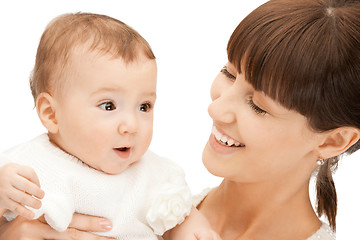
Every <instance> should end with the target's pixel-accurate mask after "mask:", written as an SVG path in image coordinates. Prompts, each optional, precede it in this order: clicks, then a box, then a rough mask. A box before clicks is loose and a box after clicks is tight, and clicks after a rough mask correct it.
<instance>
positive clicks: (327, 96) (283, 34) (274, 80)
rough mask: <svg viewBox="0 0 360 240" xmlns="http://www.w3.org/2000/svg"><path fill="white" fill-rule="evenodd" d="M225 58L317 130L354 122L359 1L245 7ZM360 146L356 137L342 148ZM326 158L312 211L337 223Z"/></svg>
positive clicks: (358, 118)
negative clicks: (352, 142) (314, 208)
mask: <svg viewBox="0 0 360 240" xmlns="http://www.w3.org/2000/svg"><path fill="white" fill-rule="evenodd" d="M227 52H228V58H229V61H230V62H231V63H233V64H234V65H235V66H236V68H237V70H238V72H241V71H244V74H245V79H246V80H247V81H249V82H250V83H251V84H252V85H253V86H254V88H255V89H256V90H258V91H262V92H264V93H265V94H266V95H268V96H269V97H271V98H273V99H274V100H276V101H278V102H279V103H280V104H281V105H283V106H284V107H286V108H287V109H291V110H295V111H297V112H299V113H300V114H302V115H304V116H305V117H306V118H307V119H308V122H309V125H310V127H311V128H312V129H314V130H315V131H319V132H323V131H328V130H331V129H335V128H338V127H342V126H351V127H355V128H359V129H360V1H355V0H296V1H294V0H271V1H269V2H267V3H265V4H263V5H262V6H260V7H259V8H257V9H256V10H254V11H253V12H252V13H250V14H249V15H248V16H247V17H246V18H245V19H244V20H243V21H242V22H241V23H240V24H239V25H238V27H237V28H236V29H235V31H234V33H233V34H232V36H231V37H230V40H229V43H228V48H227ZM359 148H360V143H359V141H358V142H357V143H356V144H354V145H353V146H352V147H350V148H349V149H348V150H347V153H353V152H355V151H356V150H358V149H359ZM338 158H339V157H334V158H331V159H327V160H326V163H325V164H324V165H323V166H321V167H320V169H319V172H318V175H317V183H316V188H317V212H318V214H319V216H321V215H322V214H325V215H326V216H327V218H328V220H329V223H330V226H331V227H332V228H333V229H334V230H335V229H336V221H335V218H336V211H337V196H336V191H335V185H334V181H333V179H332V171H333V170H334V169H335V168H336V167H337V164H338V160H339V159H338Z"/></svg>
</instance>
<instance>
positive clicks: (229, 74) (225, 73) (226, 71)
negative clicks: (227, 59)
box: [220, 66, 236, 81]
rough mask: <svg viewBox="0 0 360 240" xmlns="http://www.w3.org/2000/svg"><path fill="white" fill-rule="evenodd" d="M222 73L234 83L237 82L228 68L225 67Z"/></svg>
mask: <svg viewBox="0 0 360 240" xmlns="http://www.w3.org/2000/svg"><path fill="white" fill-rule="evenodd" d="M220 72H222V73H223V74H224V75H225V76H226V77H227V78H229V79H230V80H232V81H235V79H236V77H235V76H234V75H232V74H231V73H229V71H228V70H227V68H226V66H224V67H223V68H222V69H221V70H220Z"/></svg>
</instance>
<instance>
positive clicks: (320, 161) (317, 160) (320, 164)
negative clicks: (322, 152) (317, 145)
mask: <svg viewBox="0 0 360 240" xmlns="http://www.w3.org/2000/svg"><path fill="white" fill-rule="evenodd" d="M324 163H325V160H324V159H322V158H321V157H318V159H316V164H317V165H318V166H322V165H324Z"/></svg>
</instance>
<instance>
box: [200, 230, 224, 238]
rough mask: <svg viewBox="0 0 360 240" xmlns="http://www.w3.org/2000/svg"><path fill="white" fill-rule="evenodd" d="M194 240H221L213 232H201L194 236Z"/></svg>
mask: <svg viewBox="0 0 360 240" xmlns="http://www.w3.org/2000/svg"><path fill="white" fill-rule="evenodd" d="M194 237H195V239H196V240H221V238H220V236H219V235H218V234H217V233H216V232H215V231H213V230H209V229H207V230H203V231H199V232H197V233H195V234H194Z"/></svg>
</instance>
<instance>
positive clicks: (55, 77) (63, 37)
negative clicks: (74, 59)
mask: <svg viewBox="0 0 360 240" xmlns="http://www.w3.org/2000/svg"><path fill="white" fill-rule="evenodd" d="M81 46H88V47H89V49H88V50H89V51H94V50H96V51H98V52H99V53H102V54H110V55H112V56H113V57H115V58H118V57H121V58H122V59H123V60H124V62H125V63H129V62H132V61H134V60H136V58H137V57H138V56H139V55H140V54H143V55H144V56H145V57H147V58H149V59H155V56H154V54H153V52H152V50H151V47H150V45H149V44H148V43H147V41H146V40H145V39H144V38H143V37H142V36H141V35H140V34H139V33H137V32H136V31H135V30H134V29H132V28H131V27H129V26H128V25H126V24H125V23H123V22H121V21H119V20H117V19H114V18H111V17H109V16H105V15H100V14H92V13H74V14H72V13H70V14H64V15H60V16H58V17H57V18H55V19H54V20H53V21H51V22H50V23H49V25H48V26H47V27H46V29H45V31H44V33H43V35H42V37H41V39H40V43H39V46H38V49H37V54H36V60H35V67H34V70H33V72H32V75H31V78H30V87H31V92H32V95H33V97H34V100H35V101H36V98H37V96H38V95H39V93H41V92H49V91H51V90H55V88H60V87H61V86H62V84H63V83H64V81H66V74H68V72H67V71H66V67H67V66H68V65H69V64H70V60H69V59H70V56H71V54H72V51H73V50H74V49H75V48H76V47H81Z"/></svg>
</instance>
